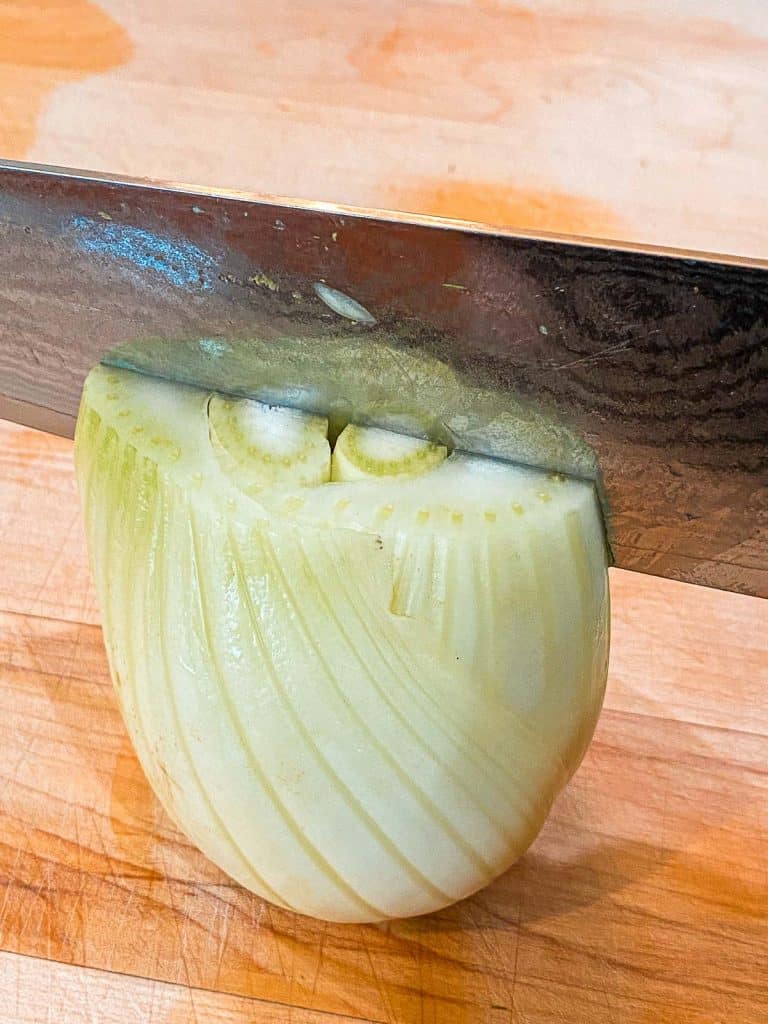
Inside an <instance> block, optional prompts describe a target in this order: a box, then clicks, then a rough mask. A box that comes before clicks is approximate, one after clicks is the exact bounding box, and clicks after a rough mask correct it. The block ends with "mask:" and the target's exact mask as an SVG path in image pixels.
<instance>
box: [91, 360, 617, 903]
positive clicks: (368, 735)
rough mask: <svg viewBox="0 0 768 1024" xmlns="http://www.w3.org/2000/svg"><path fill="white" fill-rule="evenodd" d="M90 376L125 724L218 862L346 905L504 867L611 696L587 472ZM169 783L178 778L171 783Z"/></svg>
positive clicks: (459, 883) (101, 587) (103, 552)
mask: <svg viewBox="0 0 768 1024" xmlns="http://www.w3.org/2000/svg"><path fill="white" fill-rule="evenodd" d="M327 429H328V424H327V421H326V420H325V419H324V418H323V417H320V416H316V415H313V414H311V413H304V412H300V411H296V410H292V409H286V408H279V407H271V406H267V405H262V404H260V403H258V402H255V401H250V400H246V399H243V400H234V401H233V400H230V399H226V398H224V397H222V396H220V395H217V394H212V393H211V392H208V391H204V390H199V389H195V388H191V387H185V386H183V385H178V384H170V383H168V382H165V381H161V380H158V379H153V378H150V377H148V376H143V375H141V374H136V373H132V372H130V371H126V370H116V369H112V368H107V367H98V368H96V369H95V370H93V371H92V373H91V374H90V376H89V378H88V380H87V382H86V386H85V390H84V393H83V401H82V405H81V411H80V417H79V420H78V428H77V435H76V461H77V470H78V479H79V485H80V491H81V496H82V503H83V511H84V517H85V526H86V534H87V537H88V544H89V553H90V559H91V565H92V569H93V573H94V576H95V579H96V584H97V589H98V594H99V601H100V606H101V611H102V619H103V627H104V636H105V642H106V646H107V651H108V655H109V660H110V665H111V669H112V673H113V678H114V679H115V680H117V679H120V680H121V683H122V685H121V686H120V687H119V688H118V687H116V689H117V690H118V697H119V699H120V703H121V708H122V712H123V716H124V719H125V722H126V726H127V728H128V731H129V733H130V735H131V738H132V741H133V743H134V746H135V748H136V751H137V754H138V756H139V758H140V760H141V763H142V765H143V768H144V770H145V772H146V774H147V776H148V778H149V781H150V783H151V784H152V786H153V788H154V789H155V792H156V793H157V795H158V797H159V798H160V800H161V801H162V802H163V804H164V806H165V807H166V809H167V810H168V812H169V813H170V814H171V816H172V817H173V818H174V820H175V821H176V822H177V823H178V824H179V826H180V827H181V828H182V829H183V830H184V831H185V832H186V834H187V835H188V836H189V837H190V839H191V840H192V841H193V842H195V843H196V844H197V845H198V846H199V847H200V848H201V849H202V850H203V851H204V852H205V853H206V854H207V855H208V856H209V857H210V858H211V859H212V860H213V861H214V862H215V863H216V864H218V865H219V866H220V867H221V868H223V869H224V870H225V871H226V872H228V873H229V874H230V875H231V876H232V877H233V878H235V879H237V880H238V881H239V882H241V883H242V884H243V885H245V886H246V887H248V888H249V889H251V890H253V891H255V892H257V893H259V894H260V895H262V896H263V897H265V898H266V899H269V900H271V901H273V902H274V903H277V904H279V905H280V906H284V907H288V908H290V909H293V910H296V911H299V912H301V913H305V914H311V915H313V916H316V917H320V918H325V919H328V920H336V921H373V920H385V919H388V918H393V917H402V916H409V915H413V914H421V913H427V912H429V911H432V910H436V909H439V908H440V907H443V906H446V905H447V904H449V903H451V902H453V901H455V900H458V899H461V898H462V897H464V896H467V895H469V894H471V893H473V892H475V891H476V890H477V889H479V888H480V887H482V886H483V885H485V884H486V883H488V882H489V881H491V880H492V879H493V878H495V877H496V876H497V875H499V874H500V873H502V872H503V871H504V870H506V868H507V867H509V865H510V864H511V863H512V862H513V861H514V860H515V859H517V858H518V857H519V856H520V855H521V854H522V853H523V852H524V851H525V849H526V848H527V847H528V845H529V844H530V843H531V842H532V840H533V839H534V838H535V836H536V834H537V832H538V831H539V829H540V827H541V825H542V824H543V822H544V820H545V818H546V815H547V813H548V810H549V807H550V805H551V802H552V800H553V799H554V797H555V796H556V794H557V792H558V791H559V790H560V788H561V787H562V786H563V785H564V784H565V783H566V781H567V780H568V778H569V777H570V775H571V774H572V772H573V771H574V770H575V768H576V767H577V765H578V763H579V761H580V759H581V757H582V755H583V753H584V751H585V749H586V746H587V744H588V742H589V739H590V738H591V735H592V731H593V729H594V726H595V723H596V720H597V716H598V714H599V710H600V705H601V702H602V695H603V689H604V685H605V677H606V667H607V656H608V589H607V573H606V550H605V543H604V539H603V530H602V522H601V516H600V511H599V507H598V503H597V499H596V496H595V493H594V488H593V487H592V486H591V485H590V484H589V483H585V482H583V481H579V480H574V479H571V478H560V479H554V478H551V477H548V476H547V474H546V473H542V472H540V471H537V470H532V469H526V468H522V467H520V466H514V465H510V464H505V463H501V462H496V461H494V460H491V459H485V458H480V457H470V456H467V455H461V454H459V453H456V452H454V453H452V454H450V455H448V453H447V450H446V448H445V447H443V446H441V445H439V444H430V443H429V442H426V441H418V440H413V439H411V438H406V437H404V436H400V435H398V434H393V433H391V432H388V431H383V430H379V429H374V428H361V427H356V426H351V427H347V428H346V429H345V430H344V431H342V433H341V434H340V435H339V437H338V439H337V440H336V444H335V447H334V449H333V451H332V450H331V445H330V443H329V441H328V438H327ZM169 780H170V781H169Z"/></svg>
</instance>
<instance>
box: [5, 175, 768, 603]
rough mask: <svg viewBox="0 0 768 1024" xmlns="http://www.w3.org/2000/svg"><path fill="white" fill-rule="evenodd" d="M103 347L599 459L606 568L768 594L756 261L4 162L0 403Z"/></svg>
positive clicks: (362, 410)
mask: <svg viewBox="0 0 768 1024" xmlns="http://www.w3.org/2000/svg"><path fill="white" fill-rule="evenodd" d="M100 360H105V361H108V362H113V363H115V364H116V365H121V366H129V367H133V368H135V369H138V370H140V371H142V372H145V373H152V374H159V375H162V376H165V377H169V378H171V379H174V380H177V381H180V382H183V383H189V384H195V385H198V386H203V387H208V388H212V389H215V390H221V391H227V392H231V393H233V394H240V395H251V396H254V397H259V398H263V399H267V400H276V401H285V402H287V403H289V404H296V405H299V406H302V407H305V408H311V409H316V410H321V411H326V412H329V413H330V414H331V415H332V416H336V417H337V418H338V420H339V422H342V421H344V420H349V419H354V420H358V421H361V422H367V423H374V424H379V425H382V426H388V427H390V428H394V429H401V430H404V431H406V432H410V433H418V434H425V435H438V436H440V437H441V438H443V439H444V440H446V441H447V442H448V443H449V444H451V446H453V447H457V448H460V449H466V450H470V451H474V452H478V453H480V454H484V455H491V456H494V457H497V458H506V459H512V460H515V461H520V462H525V463H528V464H536V465H539V466H542V467H543V468H545V469H548V470H553V471H558V472H566V473H571V474H576V475H580V476H585V477H589V478H591V479H594V480H595V482H596V484H597V486H598V489H599V493H600V495H601V499H602V501H603V507H604V510H605V518H606V526H607V532H608V537H609V541H610V544H611V548H612V551H613V555H614V558H615V562H616V564H617V565H619V566H622V567H625V568H629V569H634V570H639V571H643V572H650V573H653V574H657V575H663V576H668V577H670V578H674V579H678V580H685V581H688V582H694V583H700V584H705V585H708V586H716V587H720V588H723V589H730V590H736V591H741V592H743V593H748V594H757V595H760V596H768V460H767V459H766V454H767V452H768V263H766V262H765V261H760V260H753V259H740V258H736V257H729V256H727V255H718V254H702V253H691V252H683V251H679V252H678V251H671V250H661V249H650V248H647V249H646V248H641V247H638V246H630V245H623V244H621V243H612V242H611V243H609V242H605V241H598V240H589V239H577V238H565V237H558V236H544V235H537V236H532V235H525V234H515V235H513V234H510V233H506V232H499V231H498V230H495V229H493V228H492V227H489V226H487V225H477V224H464V223H458V222H449V221H445V220H440V219H436V218H420V217H410V216H405V215H399V214H387V213H382V212H377V211H370V210H358V209H352V208H345V207H339V206H326V205H323V204H318V203H314V204H308V203H299V202H293V201H290V200H283V199H281V200H276V199H273V198H269V197H259V196H254V195H248V194H240V193H231V192H217V191H214V190H201V189H199V188H189V187H184V186H181V185H176V184H172V183H159V182H154V183H153V182H146V181H138V180H129V179H124V180H117V179H113V178H110V177H108V176H105V175H101V174H96V173H89V172H78V171H73V170H68V169H62V168H52V167H42V166H35V165H28V164H11V163H7V162H5V163H0V416H3V417H6V418H10V419H13V420H16V421H18V422H20V423H25V424H28V425H31V426H34V427H38V428H40V429H43V430H48V431H52V432H55V433H61V434H65V435H71V434H72V431H73V428H74V422H75V417H76V414H77V406H78V402H79V396H80V390H81V387H82V382H83V380H84V377H85V375H86V373H87V372H88V370H89V369H90V368H91V366H93V365H94V364H95V363H96V362H98V361H100Z"/></svg>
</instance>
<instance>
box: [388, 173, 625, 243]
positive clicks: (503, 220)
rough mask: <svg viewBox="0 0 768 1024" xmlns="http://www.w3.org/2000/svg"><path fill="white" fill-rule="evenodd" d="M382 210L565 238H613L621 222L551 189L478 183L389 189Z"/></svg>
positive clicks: (600, 206)
mask: <svg viewBox="0 0 768 1024" xmlns="http://www.w3.org/2000/svg"><path fill="white" fill-rule="evenodd" d="M387 198H388V205H389V206H394V207H395V208H396V209H398V210H405V211H407V212H413V213H426V214H433V215H435V216H438V217H453V218H456V219H457V220H471V221H479V222H480V223H483V224H492V225H494V227H505V228H527V229H530V230H536V231H554V232H562V233H563V234H569V235H597V236H599V237H600V238H610V237H619V236H620V234H621V221H620V219H619V217H618V216H617V215H616V214H615V213H614V212H613V210H611V209H610V207H608V206H606V205H605V204H604V203H600V202H597V201H596V200H594V199H589V198H586V197H584V196H575V195H569V194H568V193H567V192H557V191H554V190H552V189H531V188H517V187H515V186H512V185H500V184H494V183H491V182H480V181H450V180H438V181H426V182H421V183H417V184H415V185H411V186H406V187H403V188H395V187H390V189H389V194H388V197H387Z"/></svg>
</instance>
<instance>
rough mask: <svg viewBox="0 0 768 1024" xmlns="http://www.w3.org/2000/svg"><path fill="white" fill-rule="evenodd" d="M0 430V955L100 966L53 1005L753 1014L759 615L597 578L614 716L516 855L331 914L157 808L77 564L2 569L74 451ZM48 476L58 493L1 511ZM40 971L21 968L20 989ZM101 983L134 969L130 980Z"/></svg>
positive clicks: (59, 522) (757, 921)
mask: <svg viewBox="0 0 768 1024" xmlns="http://www.w3.org/2000/svg"><path fill="white" fill-rule="evenodd" d="M0 437H2V439H3V441H2V451H3V452H5V453H8V452H9V451H12V452H14V453H15V454H14V456H13V457H14V458H15V459H16V460H17V465H18V468H19V472H18V474H17V476H16V479H15V480H14V479H13V477H12V474H10V473H9V472H7V469H6V468H5V465H4V469H3V473H1V474H0V480H2V483H1V484H0V510H2V512H1V513H0V514H3V516H4V518H3V523H4V525H5V524H6V523H8V524H9V526H10V529H5V530H4V531H3V533H2V541H0V564H3V565H4V566H5V567H6V573H10V575H7V576H6V580H5V581H4V594H5V593H8V594H11V595H13V598H12V601H11V602H10V603H12V604H13V606H14V607H13V609H12V610H5V611H3V612H2V614H1V615H0V787H2V788H0V879H2V887H3V893H2V895H1V896H0V947H2V948H3V949H4V950H6V951H8V952H10V953H14V954H23V955H24V956H25V957H34V958H42V959H43V960H44V961H47V960H57V961H60V962H62V963H64V964H70V965H84V966H86V967H88V968H89V969H91V970H93V971H94V972H96V973H95V974H94V975H92V974H91V973H90V971H89V973H87V975H84V976H83V980H82V981H77V982H75V980H74V979H75V977H76V975H74V974H72V975H70V974H69V973H68V971H66V970H64V969H62V970H64V973H62V974H59V973H57V971H58V970H59V969H58V968H56V969H54V968H51V967H48V966H46V967H45V968H44V970H42V973H41V974H40V981H39V986H40V987H41V991H43V992H45V991H49V992H50V993H51V999H59V998H63V997H61V996H60V993H61V992H62V991H64V992H68V991H70V989H67V987H66V986H68V985H70V986H75V985H78V986H82V991H83V993H85V994H84V995H83V997H82V998H83V999H92V1000H93V1001H95V1003H94V1004H95V1005H96V1006H97V1010H95V1011H93V1012H94V1016H95V1019H97V1020H102V1019H104V1020H110V1017H109V1013H114V1014H118V1013H119V1012H122V1011H121V1010H120V1009H119V1008H120V1007H121V1006H124V1005H127V1004H126V1002H125V1001H126V1000H128V999H129V998H131V999H135V1000H137V1001H138V1004H137V1005H139V1006H145V1005H147V1004H146V1000H148V999H149V1000H151V999H154V1000H155V1005H156V1006H157V1007H159V1008H158V1009H157V1011H156V1012H157V1014H161V1013H162V1012H165V1007H166V1005H173V1006H176V1005H177V1004H176V1002H175V1000H176V999H178V1000H180V1002H179V1004H178V1005H179V1006H181V1009H180V1010H179V1011H178V1012H179V1013H180V1014H181V1016H180V1017H179V1019H181V1020H186V1019H193V1016H192V1015H193V1011H194V1012H197V1013H198V1017H199V1019H202V1020H208V1019H210V1020H212V1021H213V1020H216V1021H224V1022H228V1021H229V1020H239V1019H245V1020H251V1019H253V1020H265V1021H270V1020H273V1019H274V1020H280V1019H283V1018H281V1017H280V1015H279V1011H276V1010H274V1008H272V1007H271V1005H270V1004H271V1003H273V1002H274V1003H277V1004H285V1005H286V1006H295V1007H299V1008H301V1009H302V1010H303V1011H307V1012H309V1011H313V1012H315V1013H320V1012H328V1013H331V1014H340V1015H347V1016H352V1017H356V1018H362V1019H365V1020H371V1021H382V1022H402V1024H416V1022H419V1024H420V1022H421V1021H427V1022H436V1024H437V1022H439V1024H443V1022H445V1024H459V1022H461V1024H464V1022H473V1024H474V1022H483V1024H485V1022H488V1024H497V1022H500V1021H514V1022H516V1024H517V1022H520V1024H522V1022H526V1024H528V1022H536V1024H539V1022H540V1024H555V1022H560V1021H562V1020H568V1021H569V1024H570V1022H574V1024H582V1022H583V1024H587V1022H589V1024H603V1022H605V1024H608V1022H613V1021H617V1020H620V1021H622V1024H624V1022H627V1024H641V1022H643V1024H646V1022H650V1021H653V1022H654V1024H655V1022H662V1024H666V1022H669V1024H673V1022H674V1024H680V1022H683V1024H687V1022H695V1024H705V1022H706V1024H714V1022H715V1021H721V1020H724V1019H726V1018H725V1016H724V1015H725V1014H726V1013H727V1019H735V1020H739V1021H740V1022H744V1024H758V1022H762V1021H763V1020H765V1018H766V1015H768V952H767V949H768V947H767V946H766V939H767V938H768V925H767V924H766V922H767V921H768V874H766V863H767V862H768V861H767V856H768V776H766V769H765V766H766V764H768V685H766V683H768V629H766V626H767V625H768V605H766V604H765V603H764V602H760V601H757V600H755V599H750V598H736V597H734V595H725V594H721V593H717V592H706V591H704V592H702V591H701V590H699V589H698V588H694V587H689V586H685V585H683V584H673V583H670V582H668V581H666V582H665V581H658V580H653V579H649V578H643V577H636V576H633V575H632V574H628V573H618V572H617V573H614V574H613V578H612V585H613V605H614V641H613V655H612V672H611V678H610V682H609V688H608V695H607V699H606V709H605V712H604V714H603V717H602V720H601V723H600V726H599V728H598V732H597V735H596V738H595V742H594V743H593V745H592V748H591V749H590V752H589V754H588V756H587V758H586V760H585V762H584V764H583V766H582V768H581V769H580V771H579V772H578V773H577V775H576V777H575V779H574V780H573V782H572V783H571V785H570V786H569V787H568V789H567V790H566V792H565V793H564V794H563V795H562V797H561V798H560V799H559V801H558V803H557V805H556V808H555V811H554V813H553V815H552V817H551V818H550V820H549V822H548V823H547V825H546V827H545V829H544V831H543V833H542V834H541V836H540V837H539V839H538V840H537V841H536V843H535V844H534V846H533V847H532V849H531V850H530V851H529V853H528V854H527V855H526V857H525V858H523V860H522V861H521V862H520V863H519V864H518V865H517V866H516V867H515V868H513V869H512V870H511V871H510V872H508V873H507V874H506V875H505V876H504V877H503V878H502V879H500V880H499V881H498V882H496V883H495V884H494V885H492V886H491V887H490V888H488V889H486V890H485V891H484V892H482V893H480V894H478V896H476V897H475V898H473V899H471V900H468V901H465V902H464V903H462V904H460V905H458V906H456V907H454V908H451V909H450V910H447V911H445V912H443V913H441V914H438V915H434V916H432V917H428V918H424V919H421V920H415V921H409V922H399V923H393V924H390V925H387V926H367V927H350V926H337V925H324V924H321V923H318V922H314V921H311V920H309V919H307V918H301V917H297V916H295V915H291V914H289V913H286V912H282V911H280V910H277V909H275V908H273V907H270V906H269V905H267V904H265V903H263V902H262V901H260V900H258V899H257V898H255V897H253V896H251V895H249V894H247V893H245V892H244V891H243V890H242V889H240V888H239V887H237V886H236V885H234V884H233V883H232V882H230V881H229V880H228V879H226V878H225V877H224V876H223V875H221V874H220V873H219V872H218V871H217V870H216V869H215V868H214V867H213V866H212V865H210V864H209V863H208V862H207V861H206V860H205V858H203V857H202V855H200V854H199V853H197V851H195V850H194V849H193V848H192V847H190V846H189V844H188V843H187V842H186V841H185V840H184V839H183V837H181V836H180V835H179V833H178V832H177V831H176V829H175V828H174V826H173V825H172V824H171V823H170V821H169V820H168V819H167V818H166V817H165V815H164V813H163V812H162V810H161V809H160V807H159V805H158V804H157V802H156V801H155V799H154V798H153V796H152V794H151V792H150V790H149V788H148V786H147V784H146V782H145V781H144V779H143V776H142V774H141V771H140V768H139V766H138V763H137V762H136V759H135V757H134V755H133V753H132V751H131V749H130V746H129V743H128V741H127V738H126V736H125V733H124V730H123V727H122V723H121V720H120V716H119V713H118V710H117V705H116V703H115V700H114V697H113V695H112V690H111V684H110V683H109V679H108V674H107V668H106V663H105V658H104V653H103V648H102V642H101V635H100V630H99V629H98V626H97V625H95V624H94V623H93V619H94V616H93V604H92V598H91V597H90V596H89V587H88V584H87V582H86V580H87V576H86V573H85V571H84V569H82V572H74V571H71V572H70V573H69V574H68V578H69V580H70V586H69V588H66V587H64V586H63V583H62V581H61V580H60V579H59V578H58V577H57V574H56V573H49V566H50V560H49V562H48V564H47V565H46V564H45V563H43V564H42V565H39V566H36V565H35V561H36V559H35V558H33V560H32V562H31V563H30V565H29V566H27V567H26V568H24V566H22V564H21V560H20V559H19V558H18V557H16V556H15V555H14V552H15V551H16V550H17V549H18V548H19V546H20V545H21V544H22V542H24V543H27V544H31V545H32V548H31V550H33V551H34V550H35V549H36V548H37V549H38V550H39V549H41V548H42V546H43V538H46V539H47V543H48V546H49V548H50V550H51V551H53V552H55V551H56V550H58V549H61V548H62V547H63V546H64V541H65V540H66V538H67V536H68V534H69V532H70V527H69V525H68V524H69V523H70V521H71V520H70V516H74V515H75V511H76V499H75V494H74V488H73V486H72V484H71V470H68V469H67V460H68V458H69V454H70V450H71V445H70V444H69V442H66V441H62V440H59V439H53V438H48V437H42V436H38V435H35V434H34V433H33V432H31V431H26V430H23V429H21V428H18V427H10V426H4V427H3V428H2V430H0ZM4 458H5V459H6V460H7V459H8V458H9V456H8V455H5V456H4ZM24 465H26V466H28V467H29V468H31V467H34V468H35V472H34V473H26V474H24V473H22V472H21V467H22V466H24ZM49 477H50V479H51V482H52V486H53V487H55V489H56V490H55V493H56V500H55V501H50V502H48V503H47V504H46V503H44V502H43V501H42V497H41V496H39V497H38V499H37V502H36V504H37V514H36V515H34V516H32V515H31V514H30V515H29V516H28V517H26V518H25V519H22V517H21V516H19V515H16V516H14V518H13V519H11V518H10V517H7V516H5V511H6V509H8V508H18V507H19V502H20V501H21V498H20V496H19V492H20V491H21V492H23V491H25V490H26V488H27V486H28V481H31V480H33V479H37V480H38V481H39V482H40V487H41V489H42V487H43V481H45V480H46V479H48V478H49ZM30 507H31V506H30ZM71 538H72V539H71V540H70V542H69V543H70V544H71V545H72V550H71V558H72V564H73V566H74V565H76V564H80V565H81V566H82V558H83V552H82V547H81V540H80V539H79V530H76V529H75V528H72V534H71ZM54 564H55V563H54ZM46 576H48V581H47V582H46ZM18 595H22V598H21V599H20V598H19V596H18ZM24 595H26V596H24ZM0 601H2V604H3V606H4V607H5V608H6V609H7V608H8V604H9V602H8V601H7V599H6V597H5V596H3V597H2V598H0ZM24 601H26V602H27V604H28V605H29V606H30V607H32V606H34V603H35V602H38V605H37V606H38V607H41V608H45V609H47V610H48V613H49V614H48V615H47V617H46V616H41V615H39V614H30V613H29V611H28V610H25V609H23V608H22V604H23V603H24ZM57 602H60V603H61V605H62V614H61V616H58V617H57V616H53V615H51V614H50V613H51V612H53V611H55V607H56V604H57ZM78 608H80V609H85V610H86V611H85V614H84V615H83V618H84V619H90V620H91V621H78V618H77V611H76V610H77V609H78ZM38 962H39V961H29V962H28V961H26V960H25V961H24V970H25V971H28V972H30V973H28V974H25V975H24V976H23V977H22V975H21V974H20V973H19V971H20V968H19V967H13V970H15V971H16V972H17V973H16V975H13V974H11V975H10V977H11V978H12V979H13V977H18V978H19V984H20V985H21V989H20V991H24V990H25V989H24V985H27V986H28V987H29V986H32V987H33V988H34V987H35V983H34V982H33V981H32V980H31V978H32V977H33V976H34V972H35V970H36V968H35V967H34V964H36V963H38ZM13 964H16V961H13ZM30 965H31V966H30ZM72 969H73V970H74V968H72ZM4 970H10V968H8V969H6V968H4V967H3V966H2V961H0V993H2V991H3V988H2V984H3V982H2V980H1V979H2V978H4V977H8V975H7V974H4V973H3V971H4ZM98 972H117V973H118V974H121V975H132V976H135V977H137V978H145V979H149V980H148V981H147V982H142V983H141V985H140V986H139V987H138V988H137V989H135V990H134V989H132V988H130V987H126V986H128V983H127V982H124V981H123V980H122V979H118V980H117V981H116V982H115V984H114V985H113V984H112V983H111V982H110V981H109V979H110V978H111V977H113V976H112V975H110V974H103V973H98ZM24 978H27V979H28V980H27V981H24ZM8 984H11V987H12V988H13V984H15V983H11V982H8ZM131 984H132V982H131ZM143 985H146V986H148V987H142V986H143ZM43 986H48V988H47V989H46V988H45V987H43ZM164 986H172V987H173V988H171V989H166V988H165V987H164ZM198 990H204V991H208V990H210V991H211V992H214V993H219V994H220V998H221V999H222V1000H225V1001H224V1002H221V1004H219V1003H217V1002H216V998H219V997H216V998H214V997H213V996H211V997H210V998H211V1000H212V1002H210V1003H208V1002H206V1001H205V1000H206V999H208V997H207V996H206V997H204V996H198ZM72 991H74V988H73V989H72ZM91 993H93V994H92V995H91ZM128 993H135V995H131V996H130V997H129V995H128ZM230 999H232V1000H234V1002H229V1001H227V1000H230ZM98 1000H103V1002H98ZM121 1000H122V1001H123V1002H122V1003H121ZM142 1000H144V1002H142ZM183 1000H187V1002H186V1003H185V1002H184V1001H183ZM251 1000H260V1001H261V1002H259V1003H254V1004H251V1002H250V1001H251ZM56 1005H58V1004H56ZM84 1005H85V1004H84ZM99 1007H102V1008H101V1009H99ZM114 1007H117V1008H118V1009H112V1008H114ZM153 1012H154V1011H153ZM99 1014H101V1016H99ZM206 1014H207V1015H208V1016H206ZM237 1014H241V1016H240V1017H238V1016H237ZM247 1014H251V1016H247ZM270 1014H272V1015H271V1016H270ZM233 1015H234V1016H233ZM243 1015H244V1016H243ZM21 1019H22V1020H24V1018H23V1017H22V1018H21ZM32 1019H34V1018H32ZM128 1019H130V1017H129V1018H128ZM158 1019H159V1020H161V1021H162V1020H164V1019H165V1018H163V1017H162V1016H159V1018H158ZM170 1019H171V1020H175V1019H176V1018H174V1017H173V1016H171V1018H170ZM295 1019H296V1020H297V1021H299V1022H303V1021H304V1019H305V1018H303V1017H302V1016H301V1015H299V1014H298V1013H297V1016H296V1018H295ZM321 1019H324V1018H321ZM331 1019H333V1018H331ZM150 1020H152V1018H150ZM307 1020H310V1021H312V1024H315V1022H314V1020H313V1018H312V1017H311V1016H310V1017H309V1018H307ZM318 1024H319V1021H318Z"/></svg>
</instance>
